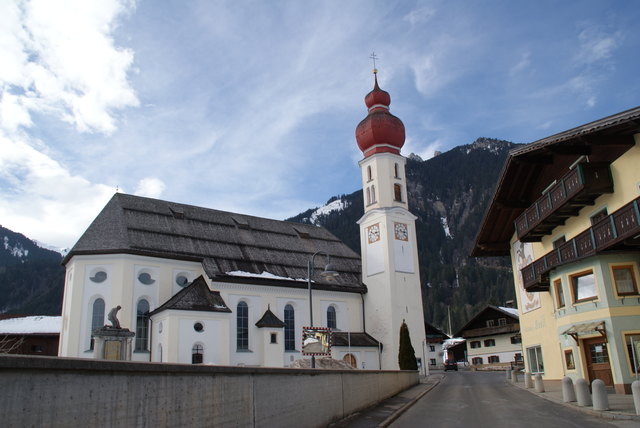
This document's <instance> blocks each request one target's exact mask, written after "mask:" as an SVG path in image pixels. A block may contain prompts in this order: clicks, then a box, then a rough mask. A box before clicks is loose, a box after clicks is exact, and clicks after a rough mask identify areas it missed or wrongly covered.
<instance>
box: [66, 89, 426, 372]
mask: <svg viewBox="0 0 640 428" xmlns="http://www.w3.org/2000/svg"><path fill="white" fill-rule="evenodd" d="M371 100H373V104H371V103H370V101H371ZM389 102H390V99H389V94H388V93H386V92H385V91H382V90H381V89H380V88H379V87H378V83H377V80H376V81H375V86H374V89H373V90H372V91H371V93H369V94H368V95H367V97H366V103H367V106H368V107H369V112H368V115H367V118H366V119H365V120H364V121H363V122H362V123H361V124H360V125H358V130H357V139H358V144H359V146H360V147H361V148H363V147H364V148H365V149H363V152H364V160H363V161H362V162H361V168H362V171H363V181H364V183H365V187H364V188H363V192H364V193H365V194H366V195H367V198H366V199H365V204H366V207H365V216H364V217H363V219H362V220H361V226H360V229H361V233H362V242H363V244H362V248H363V249H364V250H363V254H362V255H359V254H356V253H355V252H354V251H352V250H351V249H350V248H348V247H347V246H346V245H345V244H344V243H343V242H341V241H340V240H339V239H337V238H336V237H335V236H334V235H332V234H331V233H329V232H328V231H327V230H326V229H324V228H322V227H317V226H315V225H309V224H298V223H290V222H284V221H278V220H270V219H265V218H259V217H253V216H248V215H242V214H235V213H229V212H224V211H218V210H213V209H209V208H202V207H196V206H191V205H185V204H180V203H174V202H169V201H163V200H158V199H150V198H143V197H138V196H132V195H125V194H119V193H117V194H115V195H114V196H113V198H112V199H111V200H110V201H109V202H108V204H107V205H106V206H105V207H104V209H103V210H102V212H101V213H100V214H99V215H98V216H97V218H96V219H95V220H94V221H93V223H92V224H91V225H90V226H89V228H88V229H87V230H86V232H85V233H84V234H83V235H82V236H81V238H80V239H79V240H78V242H77V243H76V244H75V246H74V247H73V248H72V249H71V251H70V252H69V254H68V255H67V256H66V257H65V259H64V262H63V263H64V265H65V266H66V281H65V292H64V301H63V311H62V332H61V337H60V352H59V355H60V356H68V357H86V358H93V357H94V343H95V339H94V337H93V332H94V331H95V330H96V329H97V328H100V327H102V326H103V325H105V324H106V321H107V319H106V318H107V317H106V314H107V312H108V311H109V310H110V309H111V308H114V307H116V306H120V307H121V309H120V311H119V312H118V317H119V320H120V323H121V326H122V327H123V328H127V329H129V330H131V331H133V332H135V334H136V336H135V338H134V339H133V340H134V343H133V354H132V358H133V359H134V360H139V361H154V362H175V363H205V364H216V365H234V366H235V365H244V366H268V367H287V366H290V365H292V364H294V363H295V362H296V361H297V360H300V359H303V358H304V357H305V355H303V352H302V349H303V327H310V326H311V318H312V316H311V315H312V314H313V327H324V328H328V329H330V330H331V331H332V341H331V342H332V343H331V349H330V356H331V357H332V358H334V359H339V360H343V361H345V362H347V363H348V364H349V365H351V366H353V367H357V368H366V369H379V368H382V369H389V370H391V369H397V368H398V346H399V331H400V325H401V323H402V321H403V320H406V322H407V323H408V324H409V328H410V331H411V334H412V341H413V343H414V347H416V349H419V345H418V344H419V343H421V341H422V340H423V339H424V317H423V313H422V300H421V294H420V284H419V276H420V275H419V271H418V265H417V252H416V251H417V242H416V236H415V226H414V219H415V217H414V216H413V215H412V214H411V213H409V212H408V210H407V205H406V204H407V202H406V201H407V196H406V177H405V173H404V161H405V158H404V157H403V156H401V155H400V148H401V147H402V144H403V143H404V127H403V125H402V122H400V120H399V119H397V118H395V117H394V116H392V115H391V114H390V113H389V112H388V110H389ZM369 104H371V105H369ZM394 119H395V121H394ZM398 124H399V125H398ZM400 133H401V135H400ZM327 264H330V265H331V268H330V270H331V271H332V272H334V273H337V274H338V275H337V276H335V275H331V276H327V277H325V276H323V275H322V271H323V269H322V267H323V266H325V265H327ZM310 268H311V272H312V274H311V280H312V297H313V298H312V299H311V302H310V294H311V293H310V292H309V291H308V286H307V278H308V272H309V269H310ZM327 270H329V269H327ZM314 271H315V272H314ZM315 340H316V338H315V337H313V338H312V337H306V338H305V339H304V342H309V343H311V342H314V341H315ZM320 342H322V344H323V345H326V344H327V343H328V341H327V340H325V339H324V337H323V338H321V340H320ZM325 342H327V343H325ZM322 349H325V347H324V346H323V347H322ZM417 357H418V358H419V357H420V356H419V355H417ZM307 358H308V357H307Z"/></svg>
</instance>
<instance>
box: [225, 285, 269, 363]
mask: <svg viewBox="0 0 640 428" xmlns="http://www.w3.org/2000/svg"><path fill="white" fill-rule="evenodd" d="M243 288H246V287H243ZM243 291H244V293H243V294H237V293H229V294H227V295H226V296H223V299H224V300H225V302H226V303H227V306H228V307H229V309H231V311H232V313H231V314H228V315H227V316H228V317H229V324H230V326H231V330H230V332H229V342H228V346H229V348H228V349H229V353H230V358H231V359H230V362H231V365H243V366H258V365H261V362H262V356H263V355H262V354H263V349H262V346H261V338H260V331H259V330H260V329H259V328H258V327H256V322H257V321H258V320H259V319H260V318H261V317H262V315H263V314H264V310H262V307H263V306H264V305H262V304H261V302H262V297H261V296H260V295H259V294H258V293H257V292H253V293H251V294H249V293H250V291H249V290H243ZM240 302H244V303H246V304H247V308H248V312H249V313H248V315H249V324H248V327H249V349H246V350H239V349H238V346H237V331H238V330H237V328H238V322H237V321H238V317H237V314H238V304H239V303H240Z"/></svg>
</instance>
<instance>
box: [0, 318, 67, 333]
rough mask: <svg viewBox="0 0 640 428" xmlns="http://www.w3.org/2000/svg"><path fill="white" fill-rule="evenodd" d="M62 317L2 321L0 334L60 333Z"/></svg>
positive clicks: (0, 322)
mask: <svg viewBox="0 0 640 428" xmlns="http://www.w3.org/2000/svg"><path fill="white" fill-rule="evenodd" d="M61 326H62V317H61V316H57V317H48V316H41V315H37V316H32V317H22V318H8V319H5V320H0V334H35V333H60V328H61Z"/></svg>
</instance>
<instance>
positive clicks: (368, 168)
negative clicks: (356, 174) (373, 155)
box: [367, 165, 372, 181]
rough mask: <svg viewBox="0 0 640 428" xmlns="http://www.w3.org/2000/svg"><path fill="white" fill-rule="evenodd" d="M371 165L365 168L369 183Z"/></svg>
mask: <svg viewBox="0 0 640 428" xmlns="http://www.w3.org/2000/svg"><path fill="white" fill-rule="evenodd" d="M371 179H372V178H371V165H369V166H367V180H368V181H371Z"/></svg>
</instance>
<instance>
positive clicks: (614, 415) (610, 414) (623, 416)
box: [505, 382, 640, 421]
mask: <svg viewBox="0 0 640 428" xmlns="http://www.w3.org/2000/svg"><path fill="white" fill-rule="evenodd" d="M505 383H508V384H509V385H512V386H513V387H515V388H518V389H521V390H523V391H527V392H530V393H532V394H534V395H537V396H538V397H540V398H544V399H545V400H547V401H551V402H552V403H556V404H560V405H562V406H564V407H567V408H569V409H573V410H575V411H577V412H581V413H586V414H588V415H591V416H595V417H597V418H600V419H609V420H617V421H622V420H627V421H640V415H637V416H636V415H633V414H630V413H620V412H615V411H611V410H593V409H589V408H588V407H581V406H578V405H575V404H572V403H565V402H564V401H559V400H555V399H553V398H551V397H550V396H548V395H545V393H544V392H535V391H534V390H533V389H527V388H525V387H521V386H519V385H517V384H514V383H513V382H505Z"/></svg>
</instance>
